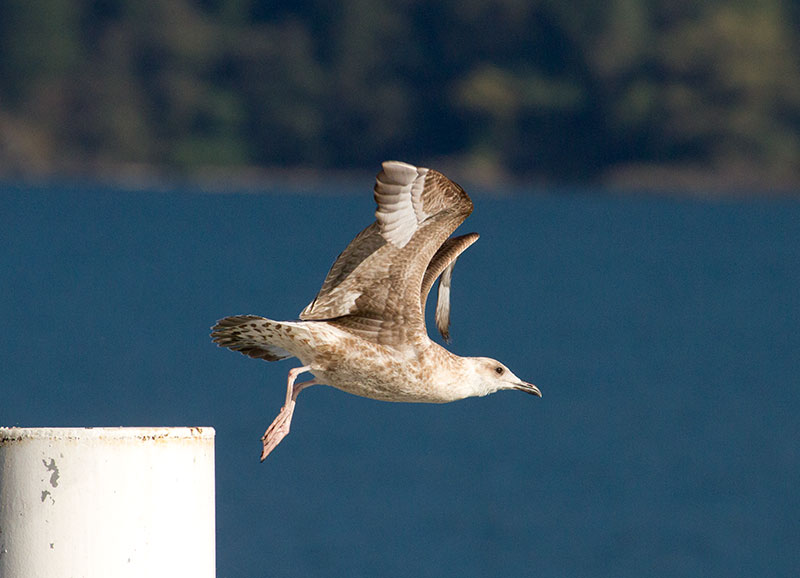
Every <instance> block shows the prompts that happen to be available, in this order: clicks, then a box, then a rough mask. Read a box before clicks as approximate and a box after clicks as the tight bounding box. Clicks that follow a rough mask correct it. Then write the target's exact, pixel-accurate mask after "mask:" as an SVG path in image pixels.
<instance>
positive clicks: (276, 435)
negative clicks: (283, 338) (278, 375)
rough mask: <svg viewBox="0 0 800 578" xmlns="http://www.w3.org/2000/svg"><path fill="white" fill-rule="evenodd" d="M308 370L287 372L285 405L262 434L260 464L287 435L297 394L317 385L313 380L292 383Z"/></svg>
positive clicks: (299, 368)
mask: <svg viewBox="0 0 800 578" xmlns="http://www.w3.org/2000/svg"><path fill="white" fill-rule="evenodd" d="M310 369H311V366H310V365H304V366H303V367H295V368H294V369H291V370H289V378H288V385H287V387H286V403H285V404H284V405H283V407H282V408H281V411H280V413H279V414H278V417H276V418H275V421H273V422H272V424H271V425H270V426H269V427H268V428H267V431H265V432H264V436H263V437H262V438H261V441H262V443H263V444H264V448H263V449H262V450H261V461H262V462H263V461H264V460H265V459H266V458H267V456H268V455H269V453H270V452H271V451H272V450H274V449H275V447H276V446H277V445H278V444H279V443H281V440H282V439H283V438H285V437H286V435H287V434H288V433H289V426H290V425H291V424H292V414H293V413H294V406H295V402H296V401H297V396H298V394H299V393H300V392H301V391H303V390H304V389H305V388H306V387H308V386H309V385H315V384H316V383H317V382H316V380H314V379H312V380H311V381H304V382H302V383H297V384H296V383H295V382H294V381H295V380H296V379H297V376H298V375H300V374H301V373H303V372H304V371H309V370H310Z"/></svg>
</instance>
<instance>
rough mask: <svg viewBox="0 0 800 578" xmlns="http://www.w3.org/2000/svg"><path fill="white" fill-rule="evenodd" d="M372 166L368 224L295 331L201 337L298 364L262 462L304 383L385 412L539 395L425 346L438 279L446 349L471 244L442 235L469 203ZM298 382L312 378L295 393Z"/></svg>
mask: <svg viewBox="0 0 800 578" xmlns="http://www.w3.org/2000/svg"><path fill="white" fill-rule="evenodd" d="M382 168H383V170H382V171H381V172H380V173H378V176H377V177H376V181H375V188H374V192H375V194H374V197H375V202H376V204H377V210H376V211H375V221H374V222H373V223H372V224H370V225H369V226H368V227H367V228H365V229H364V230H363V231H361V232H360V233H359V234H358V235H357V236H356V237H355V239H353V241H352V242H351V243H350V244H349V245H348V246H347V248H346V249H345V250H344V251H343V252H342V253H341V255H339V257H338V258H337V259H336V261H335V262H334V263H333V266H332V267H331V269H330V271H329V272H328V276H327V277H326V278H325V281H324V282H323V284H322V288H321V289H320V291H319V293H318V294H317V296H316V297H315V298H314V300H313V301H312V302H311V303H310V304H309V305H308V306H307V307H306V308H305V309H303V311H302V312H301V313H300V319H299V320H298V321H273V320H271V319H266V318H264V317H259V316H256V315H236V316H233V317H225V318H224V319H221V320H219V321H218V322H217V324H216V325H214V327H212V333H211V338H212V340H213V341H214V342H215V343H216V344H217V345H219V346H220V347H227V348H229V349H232V350H234V351H239V352H240V353H242V354H244V355H247V356H249V357H253V358H256V359H264V360H266V361H278V360H280V359H287V358H290V357H295V358H297V359H298V360H299V361H300V363H301V365H300V366H299V367H295V368H293V369H291V370H289V375H288V379H287V387H286V402H285V403H284V405H283V407H282V408H281V410H280V413H279V414H278V417H276V418H275V420H274V421H273V422H272V424H271V425H270V426H269V428H267V431H266V432H265V433H264V436H263V437H262V438H261V441H262V451H261V461H262V462H263V461H264V459H265V458H266V457H267V456H268V455H269V454H270V452H272V450H274V449H275V447H276V446H277V445H278V444H279V443H280V442H281V440H282V439H283V438H284V437H286V435H287V434H288V433H289V428H290V425H291V422H292V415H293V414H294V409H295V405H296V402H297V396H298V395H299V393H300V392H301V391H302V390H304V389H305V388H307V387H309V386H312V385H329V386H333V387H335V388H337V389H340V390H342V391H345V392H347V393H351V394H354V395H360V396H363V397H368V398H371V399H377V400H382V401H395V402H421V403H446V402H451V401H456V400H459V399H464V398H467V397H473V396H484V395H488V394H491V393H494V392H496V391H499V390H506V389H513V390H518V391H523V392H525V393H529V394H532V395H535V396H538V397H541V395H542V394H541V392H540V391H539V388H537V387H536V386H535V385H533V384H531V383H527V382H525V381H523V380H521V379H520V378H518V377H517V376H516V375H514V374H513V373H512V372H511V370H509V369H508V368H507V367H506V366H505V365H503V364H502V363H500V362H499V361H496V360H494V359H490V358H488V357H460V356H458V355H455V354H453V353H451V352H450V351H448V350H447V349H445V348H444V347H442V346H441V345H439V344H438V343H436V342H435V341H433V340H432V339H430V338H429V337H428V333H427V330H426V328H425V302H426V301H427V297H428V293H429V292H430V290H431V288H432V287H433V284H434V283H435V282H436V280H437V279H439V287H438V298H437V304H436V313H435V321H436V326H437V328H438V330H439V332H440V333H441V334H442V337H444V339H445V341H449V339H450V334H449V327H450V285H451V280H452V275H453V267H454V265H455V262H456V259H457V258H458V256H459V255H461V253H462V252H463V251H464V250H466V249H467V248H468V247H469V246H470V245H472V244H473V243H474V242H475V241H477V239H478V234H477V233H468V234H466V235H461V236H457V237H451V236H450V235H451V234H452V233H453V231H455V230H456V228H457V227H458V226H459V225H461V223H463V222H464V220H465V219H466V218H467V217H468V216H469V215H470V213H472V209H473V204H472V201H471V200H470V198H469V196H468V195H467V193H466V192H465V191H464V189H462V188H461V187H460V186H459V185H457V184H456V183H454V182H453V181H451V180H450V179H448V178H447V177H445V176H444V175H443V174H442V173H440V172H438V171H435V170H432V169H426V168H421V167H415V166H413V165H411V164H408V163H404V162H399V161H386V162H384V163H382ZM305 372H308V373H310V374H311V375H312V376H313V379H311V380H309V381H303V382H299V383H296V380H297V378H298V376H300V374H302V373H305Z"/></svg>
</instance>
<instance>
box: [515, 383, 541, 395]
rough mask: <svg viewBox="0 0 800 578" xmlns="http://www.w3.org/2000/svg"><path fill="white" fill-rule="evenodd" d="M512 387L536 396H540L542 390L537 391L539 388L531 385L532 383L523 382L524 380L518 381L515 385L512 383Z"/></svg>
mask: <svg viewBox="0 0 800 578" xmlns="http://www.w3.org/2000/svg"><path fill="white" fill-rule="evenodd" d="M514 389H517V390H519V391H524V392H525V393H530V394H531V395H535V396H536V397H542V392H541V391H539V388H538V387H536V386H535V385H533V384H532V383H525V382H524V381H520V382H519V383H517V384H516V385H514Z"/></svg>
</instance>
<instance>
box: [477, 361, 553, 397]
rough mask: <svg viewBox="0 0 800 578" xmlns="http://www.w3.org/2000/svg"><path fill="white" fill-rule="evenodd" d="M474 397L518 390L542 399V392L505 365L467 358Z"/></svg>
mask: <svg viewBox="0 0 800 578" xmlns="http://www.w3.org/2000/svg"><path fill="white" fill-rule="evenodd" d="M466 359H467V360H468V369H469V381H470V382H471V385H472V388H473V389H474V392H473V393H472V395H479V396H480V395H488V394H490V393H494V392H496V391H500V390H501V389H516V390H519V391H524V392H525V393H530V394H531V395H535V396H537V397H542V392H541V391H539V388H538V387H536V386H535V385H533V384H532V383H527V382H525V381H522V380H521V379H520V378H519V377H517V376H516V375H514V374H513V373H512V371H511V370H510V369H509V368H507V367H506V366H505V365H503V364H502V363H500V362H499V361H497V360H495V359H490V358H488V357H467V358H466Z"/></svg>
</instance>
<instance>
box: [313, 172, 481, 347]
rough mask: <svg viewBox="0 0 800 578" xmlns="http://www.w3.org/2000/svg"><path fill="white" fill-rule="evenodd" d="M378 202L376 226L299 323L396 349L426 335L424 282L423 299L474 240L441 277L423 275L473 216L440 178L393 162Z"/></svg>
mask: <svg viewBox="0 0 800 578" xmlns="http://www.w3.org/2000/svg"><path fill="white" fill-rule="evenodd" d="M375 201H376V203H377V205H378V208H377V210H376V211H375V217H376V221H375V222H374V223H373V224H371V225H370V226H369V227H367V228H366V229H364V230H363V231H362V232H361V233H359V235H358V236H357V237H356V238H355V239H354V240H353V241H352V242H351V243H350V245H349V246H348V247H347V248H346V249H345V250H344V251H343V252H342V254H341V255H340V256H339V258H338V259H337V260H336V262H335V263H334V264H333V267H331V270H330V272H329V273H328V276H327V278H326V279H325V282H324V283H323V285H322V289H321V290H320V292H319V294H318V295H317V297H316V298H315V299H314V301H312V302H311V304H309V305H308V307H306V308H305V309H304V310H303V312H302V313H301V314H300V318H301V319H304V320H312V319H317V320H328V321H332V322H334V323H336V324H337V325H339V326H341V327H342V328H344V329H346V330H348V331H352V332H353V333H356V334H358V335H360V336H362V337H364V338H366V339H370V340H372V341H374V342H377V343H382V344H387V345H399V344H402V343H408V342H410V341H412V337H413V335H412V334H413V333H424V332H425V321H424V315H423V306H422V303H421V302H422V299H421V296H422V293H423V286H424V283H423V279H424V278H427V277H430V279H429V280H427V281H425V283H427V288H426V289H425V292H424V293H425V296H427V293H428V291H430V286H431V285H432V284H433V281H434V280H435V279H436V277H438V276H439V275H440V274H441V273H442V271H444V270H445V269H446V268H447V267H448V265H451V264H452V261H453V260H454V259H455V257H457V256H458V255H459V254H460V253H461V251H463V250H464V249H465V248H466V247H467V246H469V244H471V243H472V242H474V239H473V240H472V241H470V242H469V243H467V244H466V246H464V247H463V248H461V249H460V250H456V251H455V254H454V256H453V257H452V258H449V257H445V256H444V255H445V254H444V253H443V254H442V255H441V256H440V257H439V259H438V260H436V265H435V267H434V269H438V271H436V273H435V274H434V273H431V274H430V275H426V272H427V271H428V270H429V265H431V262H432V260H434V256H435V255H436V254H437V251H439V249H440V248H442V245H443V244H444V243H445V241H446V240H447V238H448V237H449V236H450V234H451V233H452V232H453V231H454V230H455V229H456V227H458V226H459V225H460V224H461V223H462V222H463V221H464V219H466V218H467V217H468V216H469V214H470V213H471V212H472V201H471V200H470V198H469V196H468V195H467V193H466V192H464V189H462V188H461V187H460V186H458V185H457V184H455V183H454V182H453V181H451V180H450V179H448V178H447V177H445V176H444V175H442V174H441V173H439V172H437V171H434V170H430V169H425V168H418V167H415V166H413V165H409V164H407V163H401V162H398V161H387V162H385V163H383V170H382V171H381V172H380V173H378V176H377V178H376V183H375ZM466 237H468V236H466ZM464 238H465V237H461V238H460V239H464ZM476 238H477V237H476ZM454 248H457V247H456V244H450V245H449V250H450V249H454ZM447 254H449V252H448V253H447ZM448 259H449V260H448ZM442 263H443V264H442ZM431 271H433V270H431Z"/></svg>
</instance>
